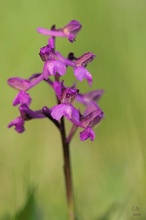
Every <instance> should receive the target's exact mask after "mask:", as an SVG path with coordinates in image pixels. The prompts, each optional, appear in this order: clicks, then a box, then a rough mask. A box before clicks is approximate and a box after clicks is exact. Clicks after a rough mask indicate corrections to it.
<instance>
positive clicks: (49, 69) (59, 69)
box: [43, 60, 66, 80]
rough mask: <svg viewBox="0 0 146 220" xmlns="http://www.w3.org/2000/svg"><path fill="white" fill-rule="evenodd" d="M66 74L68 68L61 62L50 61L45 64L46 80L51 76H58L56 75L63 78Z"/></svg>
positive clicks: (44, 74) (44, 73)
mask: <svg viewBox="0 0 146 220" xmlns="http://www.w3.org/2000/svg"><path fill="white" fill-rule="evenodd" d="M65 72H66V66H65V64H64V63H62V62H61V61H59V60H48V61H46V62H45V64H44V68H43V76H44V79H46V80H47V79H48V77H49V76H51V75H56V73H59V75H61V76H63V75H64V74H65Z"/></svg>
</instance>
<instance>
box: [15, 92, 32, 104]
mask: <svg viewBox="0 0 146 220" xmlns="http://www.w3.org/2000/svg"><path fill="white" fill-rule="evenodd" d="M31 101H32V99H31V98H30V95H29V94H28V93H26V92H25V91H20V92H19V93H18V94H17V96H16V97H15V99H14V101H13V106H16V105H18V104H20V105H21V104H26V105H28V106H29V105H30V103H31Z"/></svg>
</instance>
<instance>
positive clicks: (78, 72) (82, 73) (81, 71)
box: [74, 66, 92, 86]
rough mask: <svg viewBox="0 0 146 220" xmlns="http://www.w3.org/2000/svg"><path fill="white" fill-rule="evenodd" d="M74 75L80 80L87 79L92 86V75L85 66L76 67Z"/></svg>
mask: <svg viewBox="0 0 146 220" xmlns="http://www.w3.org/2000/svg"><path fill="white" fill-rule="evenodd" d="M74 75H75V76H76V78H77V79H78V80H79V81H83V79H86V80H87V82H88V85H89V86H92V75H91V73H90V72H88V71H87V70H86V69H85V68H84V67H82V66H79V67H76V68H74Z"/></svg>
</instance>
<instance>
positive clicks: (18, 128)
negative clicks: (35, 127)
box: [8, 117, 25, 133]
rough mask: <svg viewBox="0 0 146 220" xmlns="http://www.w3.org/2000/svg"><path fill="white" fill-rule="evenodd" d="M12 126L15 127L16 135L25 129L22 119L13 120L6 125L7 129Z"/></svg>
mask: <svg viewBox="0 0 146 220" xmlns="http://www.w3.org/2000/svg"><path fill="white" fill-rule="evenodd" d="M12 126H15V130H16V131H17V132H18V133H22V132H23V131H24V130H25V128H24V119H23V118H22V117H18V118H15V119H14V120H13V121H12V122H10V123H9V124H8V127H9V128H11V127H12Z"/></svg>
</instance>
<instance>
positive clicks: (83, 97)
mask: <svg viewBox="0 0 146 220" xmlns="http://www.w3.org/2000/svg"><path fill="white" fill-rule="evenodd" d="M103 92H104V91H103V90H93V91H91V92H88V93H85V94H80V93H79V94H78V95H77V97H76V101H77V102H80V103H82V104H83V105H89V104H90V103H91V102H92V101H98V100H99V99H100V97H101V96H102V94H103Z"/></svg>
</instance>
